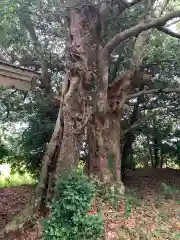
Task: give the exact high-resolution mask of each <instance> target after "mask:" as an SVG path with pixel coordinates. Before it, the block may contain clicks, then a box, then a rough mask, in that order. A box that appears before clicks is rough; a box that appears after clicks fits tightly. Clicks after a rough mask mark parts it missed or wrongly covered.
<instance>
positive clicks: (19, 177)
mask: <svg viewBox="0 0 180 240" xmlns="http://www.w3.org/2000/svg"><path fill="white" fill-rule="evenodd" d="M33 183H35V180H34V179H33V178H32V177H31V175H30V174H28V173H25V174H19V173H15V174H11V175H10V176H8V177H7V176H6V175H3V174H2V175H0V188H4V187H13V186H20V185H24V184H33Z"/></svg>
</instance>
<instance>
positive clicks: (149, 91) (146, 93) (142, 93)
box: [126, 88, 180, 100]
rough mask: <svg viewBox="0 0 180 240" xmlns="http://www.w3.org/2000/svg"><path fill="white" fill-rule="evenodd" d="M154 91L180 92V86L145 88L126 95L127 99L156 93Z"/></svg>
mask: <svg viewBox="0 0 180 240" xmlns="http://www.w3.org/2000/svg"><path fill="white" fill-rule="evenodd" d="M154 93H157V94H159V93H180V88H164V89H163V88H162V89H151V90H143V91H140V92H138V93H134V94H131V95H128V96H127V97H126V100H130V99H133V98H137V97H139V96H141V95H149V94H154Z"/></svg>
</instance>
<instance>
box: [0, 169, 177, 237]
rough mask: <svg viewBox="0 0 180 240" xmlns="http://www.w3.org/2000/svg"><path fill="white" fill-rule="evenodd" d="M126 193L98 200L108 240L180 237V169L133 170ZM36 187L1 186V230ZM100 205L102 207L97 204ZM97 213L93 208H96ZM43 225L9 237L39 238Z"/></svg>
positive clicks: (25, 202)
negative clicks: (117, 196) (119, 197)
mask: <svg viewBox="0 0 180 240" xmlns="http://www.w3.org/2000/svg"><path fill="white" fill-rule="evenodd" d="M125 185H126V190H127V191H126V194H125V196H124V197H121V199H118V201H117V198H110V200H105V199H103V198H102V199H98V201H97V202H98V204H95V206H94V207H93V208H94V211H96V209H97V208H100V209H101V211H102V213H103V215H104V219H105V239H106V240H136V239H137V240H138V239H142V240H155V239H160V240H166V239H169V240H180V170H174V169H156V170H154V169H138V170H136V171H134V172H132V171H129V172H128V175H127V178H126V180H125ZM32 194H33V187H31V186H21V187H13V188H4V189H0V230H2V229H3V228H4V227H5V225H6V224H7V222H8V221H11V219H12V217H13V216H14V215H16V214H17V213H18V212H20V211H21V210H22V209H23V208H24V207H25V206H26V204H27V202H28V200H29V199H30V198H31V196H32ZM97 205H98V206H97ZM92 214H93V209H92ZM39 232H40V226H39V223H37V224H36V225H35V226H34V227H33V228H30V229H28V230H27V231H24V232H22V233H16V234H15V233H14V234H12V235H11V236H9V237H6V238H3V239H6V240H16V239H18V240H21V239H22V240H35V239H39Z"/></svg>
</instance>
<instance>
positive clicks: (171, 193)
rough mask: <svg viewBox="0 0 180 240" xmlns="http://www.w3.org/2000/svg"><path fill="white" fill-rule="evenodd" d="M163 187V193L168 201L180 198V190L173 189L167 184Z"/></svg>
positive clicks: (163, 184)
mask: <svg viewBox="0 0 180 240" xmlns="http://www.w3.org/2000/svg"><path fill="white" fill-rule="evenodd" d="M162 187H163V193H164V195H165V197H166V199H168V198H173V199H176V198H178V196H179V192H180V191H179V189H177V188H174V187H171V186H169V185H167V184H165V183H162Z"/></svg>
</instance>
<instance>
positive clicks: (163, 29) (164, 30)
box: [157, 27, 180, 39]
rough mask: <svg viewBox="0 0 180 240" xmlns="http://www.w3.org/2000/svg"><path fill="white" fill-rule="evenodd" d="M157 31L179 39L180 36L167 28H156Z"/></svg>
mask: <svg viewBox="0 0 180 240" xmlns="http://www.w3.org/2000/svg"><path fill="white" fill-rule="evenodd" d="M157 29H158V30H160V31H161V32H164V33H166V34H168V35H170V36H171V37H174V38H178V39H180V34H179V33H177V32H174V31H172V30H171V29H169V28H167V27H157Z"/></svg>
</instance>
